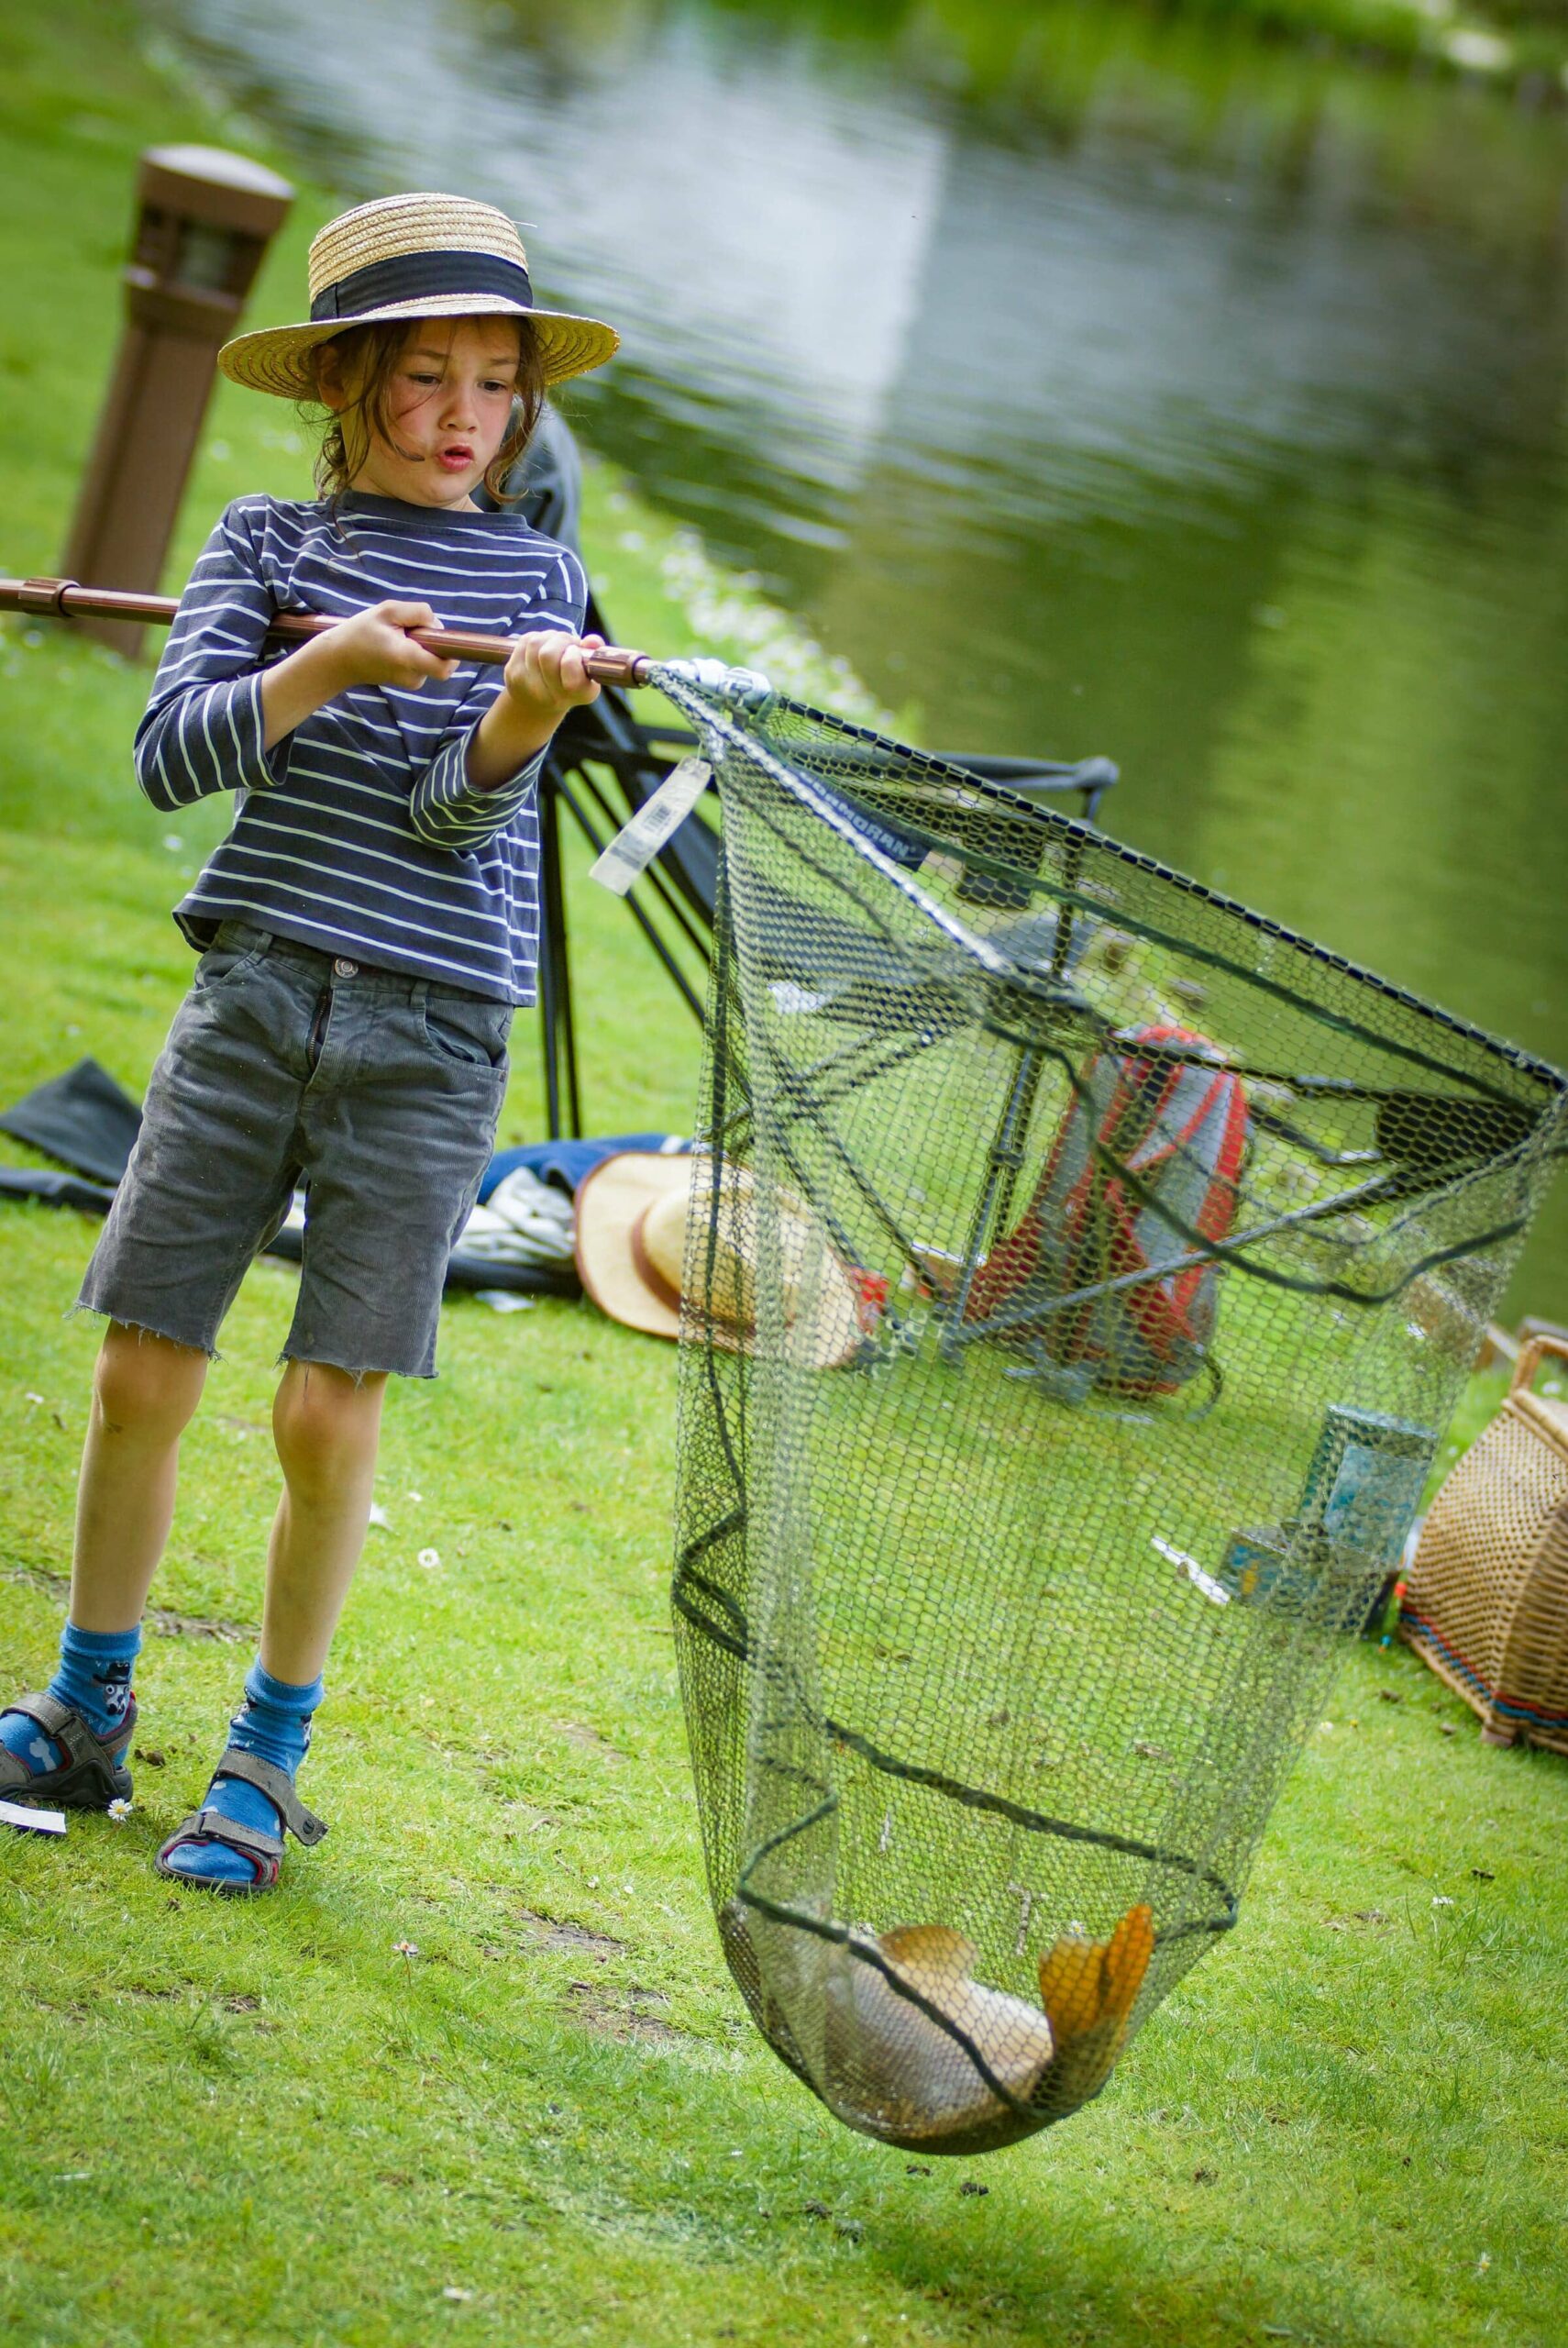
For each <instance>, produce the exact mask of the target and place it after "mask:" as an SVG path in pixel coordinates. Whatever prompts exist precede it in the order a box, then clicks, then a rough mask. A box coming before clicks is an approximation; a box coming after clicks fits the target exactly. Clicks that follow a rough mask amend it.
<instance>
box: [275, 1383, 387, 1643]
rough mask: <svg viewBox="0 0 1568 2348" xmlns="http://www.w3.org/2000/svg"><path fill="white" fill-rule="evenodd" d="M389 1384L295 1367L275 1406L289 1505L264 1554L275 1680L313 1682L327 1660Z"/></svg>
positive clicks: (281, 1505) (284, 1503) (355, 1551)
mask: <svg viewBox="0 0 1568 2348" xmlns="http://www.w3.org/2000/svg"><path fill="white" fill-rule="evenodd" d="M386 1384H387V1381H386V1379H385V1376H384V1375H382V1374H381V1373H379V1372H378V1373H376V1374H375V1375H372V1376H369V1377H366V1378H363V1379H359V1381H358V1382H356V1380H355V1379H352V1378H350V1377H349V1376H348V1372H347V1371H346V1370H341V1369H334V1368H331V1366H330V1365H329V1364H327V1363H325V1362H304V1361H292V1362H290V1364H289V1366H288V1368H287V1369H286V1370H285V1371H284V1373H283V1379H282V1385H281V1386H280V1387H279V1389H278V1394H277V1400H276V1401H274V1403H273V1405H272V1434H273V1438H274V1440H275V1441H276V1443H277V1445H278V1457H279V1460H280V1461H281V1463H282V1470H283V1496H282V1500H281V1501H279V1502H278V1513H277V1515H276V1517H275V1518H274V1519H273V1522H272V1538H271V1544H270V1545H269V1548H268V1552H267V1600H266V1605H265V1607H264V1609H263V1611H262V1615H261V1661H262V1664H263V1666H264V1667H265V1668H266V1669H267V1670H268V1671H270V1672H271V1673H272V1675H273V1677H274V1678H278V1679H287V1680H293V1681H294V1682H296V1683H297V1682H300V1681H304V1680H310V1679H315V1678H316V1677H317V1676H318V1674H319V1673H320V1671H321V1668H322V1666H323V1665H324V1664H325V1663H326V1650H327V1648H328V1646H329V1645H331V1641H332V1634H333V1632H334V1631H335V1630H336V1629H337V1617H338V1615H339V1614H340V1613H341V1612H342V1611H343V1601H344V1600H345V1599H346V1598H347V1597H348V1584H349V1582H350V1581H351V1580H352V1579H353V1576H354V1568H355V1567H356V1566H357V1565H358V1564H359V1552H360V1550H361V1549H362V1548H363V1547H364V1545H365V1529H366V1527H367V1525H368V1524H369V1523H370V1501H371V1498H372V1495H373V1491H374V1486H375V1477H376V1451H377V1447H378V1445H379V1444H380V1442H381V1402H382V1400H383V1398H384V1396H385V1393H386Z"/></svg>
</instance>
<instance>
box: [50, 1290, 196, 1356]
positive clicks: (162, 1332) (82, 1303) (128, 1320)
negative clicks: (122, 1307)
mask: <svg viewBox="0 0 1568 2348" xmlns="http://www.w3.org/2000/svg"><path fill="white" fill-rule="evenodd" d="M83 1312H84V1313H86V1314H87V1315H88V1317H89V1318H90V1319H92V1320H94V1321H107V1322H110V1323H111V1324H113V1325H114V1326H115V1327H116V1328H118V1329H129V1330H131V1331H132V1332H133V1333H134V1334H135V1335H136V1336H137V1337H138V1338H144V1337H157V1338H159V1339H160V1340H161V1342H162V1343H163V1344H164V1345H166V1346H180V1347H181V1348H182V1351H184V1352H185V1353H188V1354H204V1355H205V1356H206V1357H207V1359H208V1361H222V1359H223V1356H222V1354H220V1353H219V1351H218V1349H217V1347H216V1346H215V1345H209V1344H208V1343H207V1342H206V1340H205V1339H204V1338H202V1337H185V1336H181V1335H178V1334H177V1333H176V1332H175V1331H174V1330H172V1329H157V1328H154V1326H153V1324H152V1323H151V1322H150V1321H141V1320H138V1318H137V1317H136V1315H135V1314H134V1313H129V1312H116V1311H115V1309H114V1307H113V1306H112V1305H108V1304H94V1303H93V1302H92V1301H91V1300H90V1299H89V1298H87V1297H84V1296H79V1297H78V1298H77V1300H76V1301H75V1303H74V1304H72V1305H68V1306H67V1308H66V1310H65V1312H63V1313H62V1314H61V1319H62V1320H65V1321H74V1320H75V1319H76V1318H77V1316H78V1314H79V1313H83Z"/></svg>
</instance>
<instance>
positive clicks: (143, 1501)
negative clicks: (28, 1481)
mask: <svg viewBox="0 0 1568 2348" xmlns="http://www.w3.org/2000/svg"><path fill="white" fill-rule="evenodd" d="M206 1374H207V1358H206V1356H205V1355H204V1354H203V1353H200V1352H198V1351H197V1350H196V1349H195V1348H193V1347H192V1346H177V1345H175V1344H173V1343H172V1342H171V1340H170V1339H169V1338H167V1337H156V1336H153V1335H149V1333H148V1332H147V1331H145V1330H138V1329H130V1328H127V1327H126V1326H125V1324H123V1323H121V1322H117V1321H112V1322H111V1323H110V1324H109V1326H108V1328H107V1330H106V1331H105V1336H104V1343H103V1346H102V1347H101V1349H100V1351H99V1355H98V1362H97V1368H96V1369H95V1371H94V1379H93V1400H92V1405H91V1409H90V1412H89V1415H88V1421H87V1440H86V1443H85V1445H84V1446H83V1455H82V1477H81V1482H80V1485H79V1487H78V1490H77V1501H76V1546H75V1555H74V1559H73V1562H72V1576H71V1610H70V1615H69V1619H68V1620H67V1623H66V1625H65V1629H64V1632H63V1634H61V1659H60V1667H59V1669H58V1670H57V1671H56V1673H55V1675H54V1678H53V1679H52V1680H51V1681H50V1688H49V1693H50V1696H51V1697H53V1698H54V1699H55V1700H57V1702H59V1703H61V1704H62V1705H65V1706H67V1707H68V1708H69V1709H70V1710H71V1711H74V1712H75V1713H77V1714H78V1715H79V1716H80V1719H81V1720H82V1721H83V1722H85V1723H86V1725H87V1727H88V1728H89V1729H90V1730H91V1731H92V1733H93V1734H94V1736H95V1737H97V1738H98V1739H99V1740H100V1742H101V1743H103V1744H105V1746H106V1747H108V1748H109V1749H110V1750H112V1751H113V1752H114V1753H116V1755H118V1754H123V1750H124V1745H125V1744H126V1742H127V1740H128V1737H129V1733H130V1727H131V1723H132V1722H133V1720H134V1714H132V1712H131V1710H130V1705H131V1691H130V1677H131V1666H132V1664H133V1663H134V1661H135V1659H136V1655H137V1651H138V1647H139V1645H140V1637H141V1633H140V1625H141V1617H142V1611H143V1609H144V1607H145V1606H146V1604H147V1593H148V1590H149V1587H150V1585H151V1581H152V1577H153V1574H154V1573H155V1571H156V1570H157V1567H158V1561H159V1559H160V1557H161V1556H162V1555H163V1548H164V1544H165V1543H166V1542H167V1540H168V1538H169V1527H170V1524H171V1521H172V1518H173V1514H174V1486H175V1478H176V1473H177V1470H178V1467H179V1461H180V1438H181V1436H182V1434H183V1433H184V1431H185V1428H186V1426H187V1425H188V1424H189V1423H190V1419H191V1415H192V1413H193V1411H194V1410H195V1407H196V1404H197V1402H198V1401H200V1399H201V1392H202V1387H203V1384H204V1380H205V1378H206ZM0 1749H3V1750H4V1751H5V1752H6V1753H7V1754H9V1755H13V1756H14V1757H15V1758H16V1760H17V1761H19V1762H20V1763H22V1764H23V1765H24V1767H26V1769H27V1770H28V1773H29V1775H30V1776H31V1777H33V1778H44V1779H48V1778H51V1777H53V1776H54V1774H55V1773H57V1772H59V1771H61V1770H62V1769H63V1768H64V1767H66V1765H67V1760H68V1756H67V1754H66V1750H65V1747H64V1746H63V1745H62V1744H61V1743H60V1742H59V1740H58V1739H57V1738H56V1737H54V1736H51V1735H50V1734H49V1733H47V1730H46V1729H45V1728H44V1727H43V1726H42V1725H41V1724H40V1723H39V1722H38V1721H36V1720H34V1719H33V1718H32V1717H31V1716H30V1715H29V1714H28V1713H26V1712H20V1711H9V1712H6V1713H0ZM78 1774H80V1773H78ZM99 1774H100V1776H101V1777H102V1780H103V1782H102V1783H101V1784H100V1785H98V1786H97V1787H96V1788H94V1787H91V1786H89V1787H80V1786H79V1787H77V1788H76V1789H75V1790H74V1791H72V1790H71V1789H70V1788H69V1785H67V1790H65V1791H64V1792H62V1793H61V1796H60V1798H61V1800H85V1801H88V1802H91V1803H95V1804H97V1805H98V1806H101V1805H102V1803H103V1802H104V1801H105V1800H107V1799H108V1796H109V1794H110V1792H112V1791H113V1790H114V1789H115V1787H116V1784H117V1785H118V1786H119V1788H120V1789H123V1790H128V1780H127V1778H126V1776H125V1772H124V1768H123V1765H122V1764H121V1763H120V1762H119V1761H118V1760H116V1762H115V1764H114V1767H113V1771H112V1773H110V1772H109V1769H108V1764H107V1762H106V1761H105V1769H104V1771H101V1772H100V1773H99ZM61 1783H62V1784H66V1783H67V1781H65V1780H61ZM52 1791H53V1788H52V1787H51V1786H50V1785H48V1784H45V1785H40V1787H39V1798H40V1799H42V1798H43V1797H44V1796H45V1795H47V1794H50V1792H52Z"/></svg>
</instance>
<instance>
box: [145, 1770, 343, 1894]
mask: <svg viewBox="0 0 1568 2348" xmlns="http://www.w3.org/2000/svg"><path fill="white" fill-rule="evenodd" d="M218 1778H243V1779H244V1781H245V1783H246V1784H247V1785H248V1786H254V1787H255V1788H256V1789H257V1791H258V1792H259V1793H263V1794H265V1795H266V1797H267V1799H268V1800H269V1801H270V1802H271V1804H272V1806H273V1808H274V1809H275V1810H276V1811H278V1814H279V1816H280V1817H281V1819H282V1822H283V1826H284V1828H285V1829H286V1831H287V1832H288V1833H291V1834H292V1835H293V1837H294V1839H295V1841H296V1842H299V1843H303V1844H304V1846H305V1848H306V1849H307V1850H309V1849H310V1847H311V1845H312V1844H315V1843H319V1842H320V1840H321V1838H322V1836H323V1835H324V1834H325V1833H326V1819H325V1818H317V1816H316V1814H315V1811H313V1810H307V1809H306V1808H305V1806H304V1802H303V1801H301V1800H300V1798H299V1796H298V1794H297V1793H296V1792H295V1791H294V1781H293V1778H291V1777H290V1776H289V1774H288V1772H287V1770H285V1769H278V1768H274V1767H273V1765H272V1763H271V1761H263V1760H262V1759H261V1758H260V1757H259V1755H257V1754H254V1753H242V1752H241V1751H240V1750H239V1748H238V1746H237V1745H233V1744H231V1745H230V1746H229V1748H228V1750H227V1752H226V1754H225V1755H224V1756H223V1758H222V1760H221V1761H220V1762H219V1763H218V1765H217V1767H216V1768H215V1770H214V1771H213V1783H214V1784H215V1783H216V1781H217V1780H218ZM207 1791H208V1793H209V1794H210V1793H211V1792H212V1786H210V1785H209V1786H208V1788H207ZM205 1843H222V1844H225V1845H226V1847H227V1848H228V1849H229V1850H231V1851H237V1852H238V1853H239V1854H240V1856H241V1857H242V1858H246V1859H248V1860H249V1861H250V1864H251V1866H253V1867H254V1868H255V1870H256V1875H255V1880H254V1881H253V1882H250V1883H229V1882H226V1881H225V1880H224V1879H223V1878H221V1877H214V1876H199V1875H187V1874H186V1873H185V1872H184V1870H183V1869H182V1868H181V1867H171V1866H170V1865H169V1861H170V1859H171V1857H172V1855H173V1854H174V1853H175V1852H176V1851H181V1850H183V1849H184V1848H185V1847H186V1846H187V1845H188V1844H196V1845H198V1846H200V1845H201V1844H205ZM282 1857H283V1837H282V1834H281V1833H280V1834H269V1833H267V1831H266V1829H265V1828H264V1827H259V1826H242V1825H240V1823H239V1822H238V1821H237V1819H233V1818H226V1817H225V1816H224V1814H223V1812H222V1811H221V1810H208V1809H207V1808H206V1807H205V1805H204V1806H203V1807H202V1808H201V1809H200V1810H193V1811H192V1812H191V1815H190V1817H189V1818H187V1819H186V1821H185V1822H184V1824H183V1825H182V1826H177V1827H176V1828H175V1829H174V1832H173V1833H172V1834H171V1836H170V1837H169V1840H168V1841H167V1843H165V1844H164V1845H163V1847H162V1849H161V1850H160V1852H159V1854H158V1856H157V1858H156V1859H155V1860H154V1861H153V1865H154V1866H156V1867H157V1869H158V1872H159V1874H160V1875H166V1876H168V1877H171V1879H172V1880H173V1881H174V1882H175V1883H188V1884H191V1885H193V1887H194V1888H195V1889H197V1890H198V1891H216V1892H221V1893H222V1894H223V1896H224V1897H225V1898H226V1899H249V1898H250V1897H251V1895H252V1894H253V1893H255V1892H258V1891H271V1888H272V1886H273V1885H274V1884H275V1883H276V1882H277V1880H278V1869H279V1867H280V1866H282Z"/></svg>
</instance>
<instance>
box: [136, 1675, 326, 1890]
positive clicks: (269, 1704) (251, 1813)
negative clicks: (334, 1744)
mask: <svg viewBox="0 0 1568 2348" xmlns="http://www.w3.org/2000/svg"><path fill="white" fill-rule="evenodd" d="M322 1693H323V1689H322V1683H321V1681H320V1680H319V1679H312V1680H309V1681H307V1682H306V1684H305V1685H304V1687H303V1688H295V1687H292V1686H291V1685H290V1683H289V1681H288V1680H286V1679H274V1678H273V1677H272V1675H271V1672H270V1671H265V1670H263V1669H262V1667H261V1665H260V1663H259V1662H256V1663H253V1664H252V1665H251V1667H250V1668H249V1670H248V1672H247V1673H246V1675H245V1701H244V1703H243V1704H242V1705H241V1706H240V1708H239V1710H238V1711H237V1712H236V1714H235V1716H234V1718H233V1720H232V1721H231V1722H230V1723H229V1735H228V1741H229V1743H230V1744H237V1746H238V1747H239V1749H240V1751H241V1752H242V1753H254V1754H255V1755H256V1756H257V1758H258V1759H259V1760H261V1761H271V1764H272V1767H274V1768H275V1769H282V1770H285V1771H286V1772H287V1774H288V1776H289V1777H290V1778H291V1779H292V1778H293V1775H294V1772H295V1771H296V1770H297V1769H298V1767H299V1766H300V1763H301V1762H302V1761H303V1760H304V1756H305V1754H306V1751H307V1750H308V1748H309V1745H310V1722H311V1714H312V1713H313V1712H314V1711H315V1708H316V1706H317V1705H318V1704H319V1703H320V1701H321V1699H322ZM203 1806H204V1809H207V1810H215V1811H220V1812H221V1814H222V1815H223V1816H224V1817H225V1818H232V1819H233V1821H234V1822H235V1824H236V1825H237V1826H254V1827H258V1828H259V1829H260V1830H261V1832H262V1833H267V1834H276V1833H279V1832H280V1830H281V1828H282V1820H281V1819H280V1817H279V1815H278V1805H277V1803H276V1802H273V1801H269V1800H268V1799H267V1797H266V1795H265V1794H264V1793H263V1792H262V1791H261V1790H260V1788H259V1787H258V1786H251V1785H247V1784H246V1782H245V1780H244V1779H243V1778H226V1777H223V1776H222V1775H221V1774H220V1775H219V1776H218V1777H216V1778H214V1780H213V1787H212V1791H211V1792H210V1793H209V1794H208V1796H207V1799H206V1801H205V1803H204V1805H203ZM167 1864H168V1865H169V1866H171V1867H172V1868H174V1869H175V1871H176V1872H177V1873H178V1874H180V1875H188V1876H191V1877H193V1878H194V1879H195V1880H196V1881H197V1882H201V1883H252V1882H254V1881H255V1879H256V1869H255V1867H254V1866H252V1864H251V1862H250V1860H249V1858H248V1856H247V1855H246V1854H245V1853H244V1852H242V1851H231V1850H229V1849H227V1848H226V1845H225V1844H222V1843H188V1844H185V1845H184V1846H183V1847H182V1849H179V1850H175V1851H172V1852H171V1854H170V1855H169V1859H168V1862H167Z"/></svg>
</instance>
